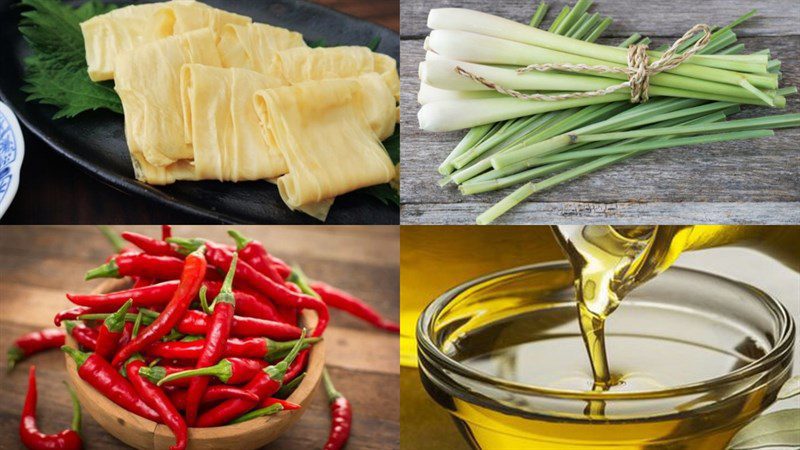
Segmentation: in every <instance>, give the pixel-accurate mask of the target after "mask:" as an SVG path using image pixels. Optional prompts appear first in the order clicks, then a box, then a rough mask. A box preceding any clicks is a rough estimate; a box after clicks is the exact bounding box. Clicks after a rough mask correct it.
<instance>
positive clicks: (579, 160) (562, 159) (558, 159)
mask: <svg viewBox="0 0 800 450" xmlns="http://www.w3.org/2000/svg"><path fill="white" fill-rule="evenodd" d="M724 118H725V114H723V113H722V112H717V113H713V114H709V115H703V116H700V117H696V118H693V119H691V120H686V119H675V120H670V121H665V122H661V123H660V124H664V125H666V124H669V123H672V124H700V123H710V122H716V121H718V120H723V119H724ZM648 139H650V140H653V139H651V138H636V139H628V140H625V141H619V142H617V143H615V144H616V145H621V144H628V145H630V144H635V143H638V142H644V141H647V140H648ZM593 144H601V145H598V146H595V147H593V148H598V147H602V146H603V145H602V144H603V143H593ZM593 144H590V145H587V146H585V147H587V148H588V147H592V145H593ZM599 150H600V151H602V150H603V149H599ZM593 152H595V153H593ZM596 152H597V150H585V151H583V150H582V151H573V152H568V153H564V154H559V155H553V156H549V157H546V158H542V159H541V160H540V161H537V162H536V164H533V165H537V166H539V167H536V168H533V169H529V167H531V166H532V165H527V166H524V167H523V169H522V170H518V171H515V172H511V173H507V172H504V171H503V170H499V171H492V172H496V173H487V174H485V175H491V176H492V177H491V178H489V177H488V176H487V177H484V179H480V180H479V179H478V178H477V177H476V178H475V179H474V180H470V181H469V182H467V183H464V184H463V185H461V186H459V190H460V191H461V192H462V193H463V194H464V195H468V194H479V193H483V192H488V191H494V190H498V189H503V188H507V187H510V186H514V185H516V184H519V183H524V182H526V181H530V180H532V179H534V178H538V177H540V176H542V175H546V174H548V173H552V172H553V171H556V170H560V169H561V168H571V167H575V166H577V165H580V164H585V163H586V162H587V161H588V160H589V159H591V158H596V157H597V153H596ZM526 169H527V170H526ZM462 188H463V189H462Z"/></svg>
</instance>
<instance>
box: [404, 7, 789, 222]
mask: <svg viewBox="0 0 800 450" xmlns="http://www.w3.org/2000/svg"><path fill="white" fill-rule="evenodd" d="M570 3H572V2H570ZM564 4H565V3H564V2H553V3H552V7H551V12H550V14H548V20H552V18H553V17H554V14H555V13H554V11H555V12H556V13H557V11H558V10H560V8H561V7H562V6H563V5H564ZM533 5H535V3H531V2H527V1H518V0H514V1H505V2H489V1H476V0H471V1H463V2H456V1H444V2H421V1H417V0H415V1H408V2H405V1H404V2H403V3H402V5H401V8H402V14H401V17H402V19H401V38H402V42H401V55H402V57H401V76H402V99H401V104H402V125H401V143H402V144H401V148H402V183H401V189H400V193H401V198H402V203H403V205H402V207H401V217H402V219H401V221H402V223H408V224H412V223H414V224H418V223H463V224H469V223H474V221H475V217H476V216H477V215H478V214H480V213H481V212H483V211H484V210H486V209H487V208H488V207H490V206H491V205H493V204H494V203H496V202H497V201H498V200H500V199H501V198H503V197H504V196H505V195H507V194H508V193H509V192H511V191H512V190H513V188H509V189H505V190H502V191H496V192H491V193H486V194H480V195H474V196H469V197H464V196H462V195H461V194H460V193H459V192H458V191H457V190H456V189H455V188H454V187H453V186H452V185H451V186H448V187H446V188H440V187H439V186H438V185H437V184H436V180H438V179H439V178H440V176H439V174H438V172H437V171H436V168H437V167H438V165H439V163H440V162H441V161H442V159H444V158H445V156H446V155H447V154H448V153H449V152H450V151H451V150H452V149H453V147H455V145H456V144H457V143H458V141H459V140H460V139H461V137H462V136H463V133H464V132H463V131H462V132H452V133H429V132H423V131H421V130H419V128H418V126H417V118H416V114H417V111H418V110H419V105H418V104H417V102H416V96H417V90H418V88H419V80H418V77H417V66H418V64H419V62H420V61H421V60H422V59H423V58H424V51H423V50H422V40H421V38H423V37H424V35H425V34H426V33H427V29H426V27H425V20H426V17H427V11H428V10H429V9H430V8H431V7H436V6H464V7H469V8H475V9H479V10H483V11H487V12H493V13H498V14H500V15H503V16H506V17H510V18H513V19H516V20H520V21H527V20H529V17H528V16H529V15H530V14H531V13H532V10H533V8H534V6H533ZM751 8H758V9H759V11H760V12H761V13H762V15H760V16H759V17H758V18H756V19H753V20H752V21H748V22H746V23H745V24H744V25H743V26H741V27H739V28H737V30H736V31H737V33H738V34H739V35H740V36H745V37H743V38H741V39H740V42H743V43H744V44H745V45H746V47H747V49H748V51H756V50H760V49H763V48H770V49H771V50H772V55H773V56H775V57H778V58H780V59H781V60H782V61H783V81H782V85H784V86H789V85H793V86H797V85H800V62H799V61H800V20H798V19H800V3H798V2H786V1H782V2H778V1H772V2H745V1H740V0H737V1H730V0H727V1H723V0H719V1H708V2H690V1H688V0H680V1H673V2H648V3H647V4H643V3H642V4H637V2H630V1H622V0H598V1H597V2H596V3H595V5H594V6H593V7H592V10H591V11H597V12H600V13H601V14H603V15H610V16H612V17H614V18H615V19H618V20H615V22H614V24H613V25H612V26H611V28H609V30H608V35H609V36H628V35H630V34H631V33H633V32H634V31H640V32H641V31H645V32H646V33H645V34H648V33H651V34H652V35H653V36H656V37H654V39H653V40H654V44H653V45H654V46H657V45H661V44H668V43H671V42H672V41H674V39H675V37H676V36H679V35H681V34H682V33H683V32H684V31H685V30H686V29H688V28H690V27H691V26H692V25H694V24H695V23H697V22H698V21H701V20H705V21H708V22H709V23H712V24H717V23H726V22H728V21H730V20H733V19H734V18H735V17H738V16H739V15H740V14H741V13H744V12H746V11H748V10H749V9H751ZM547 23H549V22H547ZM620 40H621V38H619V37H618V38H616V39H615V38H610V39H608V40H606V42H610V43H618V42H619V41H620ZM798 111H800V98H798V96H791V97H788V98H787V108H786V109H785V110H780V111H778V110H767V109H764V108H755V107H744V111H743V112H741V113H740V114H738V115H737V116H736V117H737V118H743V117H749V116H754V115H764V114H777V113H790V112H791V113H796V112H798ZM776 133H777V134H776V136H774V137H770V138H766V139H759V140H751V141H739V142H727V143H717V144H709V145H703V146H694V147H681V148H674V149H663V150H657V151H655V152H652V153H649V154H647V155H644V156H642V157H639V158H635V159H632V160H629V161H626V162H624V163H622V164H619V165H616V166H612V167H609V168H606V169H603V170H601V171H598V172H595V173H593V174H591V175H587V176H584V177H582V178H579V179H576V180H573V181H572V182H569V183H566V184H564V185H561V186H558V187H556V188H554V189H552V190H549V191H545V192H542V193H539V194H537V195H536V196H534V197H531V198H529V199H528V200H527V201H526V202H523V203H522V204H521V205H519V206H517V207H516V208H515V209H513V210H512V211H511V212H510V213H509V214H506V215H505V216H503V217H502V218H501V219H500V220H499V221H498V223H559V222H586V223H602V222H614V223H630V222H641V221H648V222H659V223H675V222H681V221H685V222H697V223H717V222H719V223H764V222H766V223H798V222H800V208H798V204H800V203H799V202H800V164H798V163H800V158H798V155H799V154H800V153H798V151H799V150H800V130H799V129H787V130H778V131H777V132H776Z"/></svg>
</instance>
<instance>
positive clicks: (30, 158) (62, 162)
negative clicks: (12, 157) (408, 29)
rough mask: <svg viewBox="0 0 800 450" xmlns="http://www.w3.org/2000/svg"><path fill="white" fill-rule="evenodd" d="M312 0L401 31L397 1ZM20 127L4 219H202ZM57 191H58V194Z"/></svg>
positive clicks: (16, 221)
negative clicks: (17, 178)
mask: <svg viewBox="0 0 800 450" xmlns="http://www.w3.org/2000/svg"><path fill="white" fill-rule="evenodd" d="M312 1H314V2H315V3H319V4H322V5H324V6H327V7H329V8H333V9H336V10H338V11H340V12H343V13H345V14H349V15H351V16H355V17H358V18H361V19H364V20H368V21H370V22H374V23H377V24H379V25H382V26H384V27H386V28H389V29H391V30H394V31H399V29H400V18H399V14H400V8H399V5H398V2H397V0H312ZM22 129H23V133H24V139H25V162H24V163H23V164H22V180H26V181H23V182H22V183H21V184H20V186H19V190H18V192H17V195H16V197H15V198H14V202H13V203H12V204H11V207H10V208H9V209H8V211H6V214H5V215H4V216H3V218H2V223H7V224H63V223H75V224H94V223H140V224H147V223H201V222H198V220H199V219H198V218H197V217H196V216H193V215H190V214H185V213H182V212H179V211H176V210H172V209H170V208H163V207H159V206H156V204H155V203H153V202H152V201H150V200H147V199H143V198H139V197H137V196H134V195H131V194H129V193H126V192H122V191H119V190H117V189H116V188H114V187H110V186H106V185H105V184H103V183H102V182H101V181H99V180H97V179H95V178H93V177H92V176H91V175H89V174H87V173H86V172H84V171H83V170H81V169H80V168H79V167H77V166H76V165H74V164H72V163H71V162H69V161H67V159H66V158H64V157H63V156H61V155H59V154H58V153H56V152H55V151H54V150H53V149H51V148H50V147H49V146H48V145H47V144H45V143H44V142H43V141H42V140H41V139H39V138H38V137H36V136H35V135H34V134H33V133H31V132H29V131H27V129H26V128H25V127H24V126H23V127H22ZM54 192H58V196H57V197H54V196H53V193H54ZM97 205H102V208H98V206H97Z"/></svg>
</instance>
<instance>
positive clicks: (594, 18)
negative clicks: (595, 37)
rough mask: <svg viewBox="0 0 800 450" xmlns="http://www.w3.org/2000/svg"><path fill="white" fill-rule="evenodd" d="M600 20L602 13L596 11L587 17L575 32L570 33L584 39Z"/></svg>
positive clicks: (574, 36)
mask: <svg viewBox="0 0 800 450" xmlns="http://www.w3.org/2000/svg"><path fill="white" fill-rule="evenodd" d="M598 22H600V13H594V14H592V15H590V16H589V18H588V19H586V21H585V22H583V24H581V26H580V27H579V28H578V29H577V30H575V32H573V33H570V37H571V38H574V39H583V38H584V37H586V36H588V35H589V33H591V31H592V30H593V29H594V27H595V26H597V24H598Z"/></svg>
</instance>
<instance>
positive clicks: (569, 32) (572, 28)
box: [562, 12, 591, 37]
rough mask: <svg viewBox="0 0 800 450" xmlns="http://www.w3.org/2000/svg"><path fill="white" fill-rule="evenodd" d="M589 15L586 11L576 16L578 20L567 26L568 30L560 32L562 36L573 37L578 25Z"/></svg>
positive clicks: (580, 25)
mask: <svg viewBox="0 0 800 450" xmlns="http://www.w3.org/2000/svg"><path fill="white" fill-rule="evenodd" d="M590 16H591V14H589V13H588V12H585V13H583V15H581V17H579V18H578V20H576V21H575V22H573V23H572V26H570V27H569V30H566V31H565V32H564V33H562V34H563V35H564V36H569V37H573V36H574V35H575V33H576V32H577V31H578V29H579V28H580V27H582V26H583V24H585V23H586V21H587V20H589V17H590Z"/></svg>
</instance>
